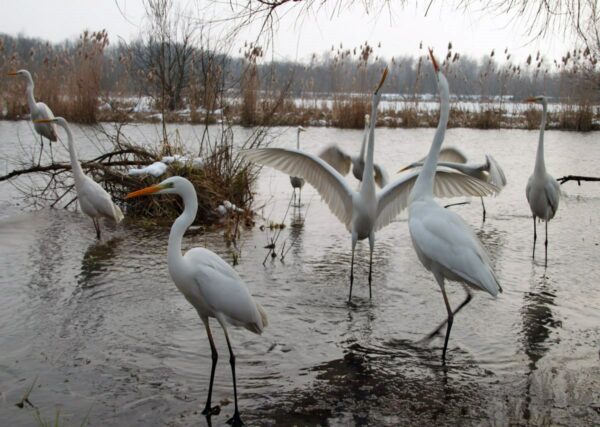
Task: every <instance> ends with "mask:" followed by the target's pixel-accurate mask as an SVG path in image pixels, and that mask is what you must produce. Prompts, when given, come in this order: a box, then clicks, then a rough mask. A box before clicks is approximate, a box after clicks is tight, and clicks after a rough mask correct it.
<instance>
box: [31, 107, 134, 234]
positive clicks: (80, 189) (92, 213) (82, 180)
mask: <svg viewBox="0 0 600 427" xmlns="http://www.w3.org/2000/svg"><path fill="white" fill-rule="evenodd" d="M34 123H36V124H37V123H45V124H49V123H51V124H57V125H58V126H60V127H62V128H63V129H64V130H65V131H66V132H67V138H68V140H69V157H70V158H71V170H72V171H73V179H74V180H75V190H76V191H77V200H79V206H81V211H82V212H83V213H84V214H86V215H87V216H89V217H90V218H92V222H93V223H94V228H95V229H96V237H97V238H98V239H100V218H103V217H104V218H108V219H111V220H113V221H114V222H115V223H117V224H118V223H119V222H121V221H122V220H123V213H122V212H121V209H119V207H118V206H117V205H115V204H114V203H113V201H112V200H111V198H110V196H109V195H108V193H107V192H106V190H104V188H102V187H101V186H100V184H98V183H97V182H96V181H94V180H93V179H92V178H90V177H89V176H86V175H85V174H84V173H83V169H82V168H81V165H80V164H79V160H77V154H76V153H75V147H74V143H73V134H72V133H71V129H70V128H69V124H68V123H67V121H66V120H65V119H63V118H62V117H55V118H53V119H41V120H36V121H34Z"/></svg>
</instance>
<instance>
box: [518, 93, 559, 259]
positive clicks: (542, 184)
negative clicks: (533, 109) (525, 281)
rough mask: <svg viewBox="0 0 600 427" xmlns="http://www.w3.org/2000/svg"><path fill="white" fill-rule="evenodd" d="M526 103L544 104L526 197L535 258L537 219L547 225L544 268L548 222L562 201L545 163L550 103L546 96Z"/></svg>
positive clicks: (545, 243)
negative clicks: (547, 119) (545, 133)
mask: <svg viewBox="0 0 600 427" xmlns="http://www.w3.org/2000/svg"><path fill="white" fill-rule="evenodd" d="M525 102H535V103H536V104H542V123H541V125H540V139H539V141H538V147H537V153H536V156H535V167H534V169H533V175H531V176H530V177H529V181H527V187H526V188H525V195H526V196H527V202H528V203H529V208H530V209H531V215H532V216H533V254H532V257H533V258H535V241H536V240H537V228H536V224H535V220H536V218H540V219H541V220H542V221H544V222H545V223H546V240H545V241H544V248H545V257H544V266H547V265H548V221H550V220H551V219H552V218H554V215H555V214H556V211H557V210H558V202H559V201H560V185H559V184H558V182H557V181H556V180H555V179H554V178H552V176H551V175H550V174H549V173H548V172H546V164H545V162H544V129H545V128H546V118H547V116H548V101H547V100H546V97H545V96H536V97H532V98H527V99H526V100H525Z"/></svg>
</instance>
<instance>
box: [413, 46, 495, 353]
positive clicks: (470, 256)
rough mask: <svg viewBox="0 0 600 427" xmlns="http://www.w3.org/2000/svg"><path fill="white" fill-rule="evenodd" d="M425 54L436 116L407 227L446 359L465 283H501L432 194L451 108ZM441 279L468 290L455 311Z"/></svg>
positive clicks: (442, 80) (466, 231)
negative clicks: (429, 279)
mask: <svg viewBox="0 0 600 427" xmlns="http://www.w3.org/2000/svg"><path fill="white" fill-rule="evenodd" d="M429 55H430V56H431V61H432V62H433V67H434V69H435V74H436V77H437V83H438V88H439V91H440V101H441V108H440V120H439V124H438V127H437V130H436V132H435V136H434V138H433V142H432V144H431V148H430V149H429V154H428V155H427V159H426V160H425V164H424V165H423V169H421V171H420V173H419V176H418V178H417V182H416V183H415V185H414V187H413V189H412V191H411V192H410V198H409V207H408V227H409V231H410V237H411V239H412V242H413V246H414V248H415V252H416V253H417V256H418V257H419V260H420V261H421V263H422V264H423V266H424V267H425V268H426V269H427V270H429V271H431V272H432V273H433V276H434V277H435V279H436V281H437V283H438V285H439V286H440V289H441V290H442V296H443V297H444V303H445V305H446V310H447V312H448V319H447V320H446V321H445V322H443V323H442V324H441V325H440V326H439V327H438V328H437V329H436V330H435V331H433V332H432V333H431V334H430V335H429V337H430V338H432V337H433V336H435V335H436V334H437V333H438V332H439V331H440V329H441V328H442V327H443V326H444V325H445V324H447V325H448V326H447V328H446V337H445V340H444V350H443V353H442V360H443V362H444V363H445V361H446V349H447V347H448V339H449V338H450V330H451V329H452V322H453V319H454V315H455V314H456V313H458V312H459V311H460V309H461V308H463V307H464V306H465V305H467V304H468V303H469V301H470V300H471V292H470V290H469V287H473V288H475V289H479V290H484V291H487V292H489V293H490V294H491V295H493V296H496V295H497V294H498V292H502V288H501V287H500V284H499V283H498V279H497V278H496V276H495V274H494V271H493V270H492V266H491V263H490V260H489V258H488V255H487V253H486V251H485V249H484V248H483V246H482V245H481V243H480V242H479V240H478V239H477V237H475V234H473V232H472V231H471V229H470V228H469V226H468V225H467V224H465V222H464V221H463V220H462V218H461V217H460V216H458V215H457V214H456V213H455V212H452V211H450V210H448V209H444V208H443V207H441V206H440V205H438V204H437V203H436V202H435V201H434V200H433V189H434V177H435V175H436V164H437V161H438V155H439V152H440V147H441V146H442V142H443V141H444V135H445V132H446V125H447V123H448V116H449V114H450V90H449V87H448V82H447V81H446V77H445V76H444V75H443V74H442V72H441V71H440V69H439V67H438V65H437V62H436V60H435V58H434V57H433V52H432V51H431V50H430V51H429ZM446 279H448V280H452V281H456V282H460V283H462V284H463V287H464V289H465V291H466V292H467V298H466V299H465V301H464V302H463V303H461V304H460V305H459V306H458V307H457V308H456V310H455V311H452V309H451V308H450V303H449V302H448V297H447V296H446V289H445V287H444V280H446Z"/></svg>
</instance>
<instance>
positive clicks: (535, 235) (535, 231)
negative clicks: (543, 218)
mask: <svg viewBox="0 0 600 427" xmlns="http://www.w3.org/2000/svg"><path fill="white" fill-rule="evenodd" d="M536 240H537V227H536V225H535V215H534V216H533V255H532V256H531V257H532V258H535V241H536Z"/></svg>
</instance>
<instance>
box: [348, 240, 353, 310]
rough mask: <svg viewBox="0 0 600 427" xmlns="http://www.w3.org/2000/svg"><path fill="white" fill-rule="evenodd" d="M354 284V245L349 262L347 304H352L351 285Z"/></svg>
mask: <svg viewBox="0 0 600 427" xmlns="http://www.w3.org/2000/svg"><path fill="white" fill-rule="evenodd" d="M353 283H354V244H353V245H352V261H350V293H349V294H348V302H349V303H351V302H352V284H353Z"/></svg>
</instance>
